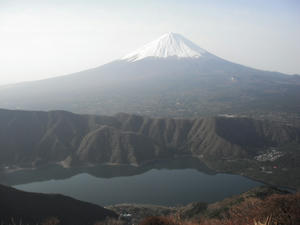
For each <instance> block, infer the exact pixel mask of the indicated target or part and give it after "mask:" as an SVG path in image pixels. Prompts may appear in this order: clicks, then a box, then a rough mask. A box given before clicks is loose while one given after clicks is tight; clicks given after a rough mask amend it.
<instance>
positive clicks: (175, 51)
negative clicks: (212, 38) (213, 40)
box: [122, 32, 207, 62]
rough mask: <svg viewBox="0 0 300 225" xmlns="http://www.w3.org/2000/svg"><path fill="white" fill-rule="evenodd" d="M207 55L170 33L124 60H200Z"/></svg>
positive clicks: (188, 41) (197, 47)
mask: <svg viewBox="0 0 300 225" xmlns="http://www.w3.org/2000/svg"><path fill="white" fill-rule="evenodd" d="M205 53H207V51H205V50H204V49H202V48H200V47H199V46H197V45H196V44H194V43H193V42H191V41H190V40H188V39H186V38H185V37H183V36H182V35H180V34H176V33H171V32H170V33H167V34H164V35H162V36H161V37H160V38H158V39H156V40H154V41H152V42H150V43H148V44H146V45H144V46H143V47H141V48H139V49H138V50H136V51H134V52H132V53H130V54H128V55H126V56H124V57H123V58H122V60H126V61H129V62H134V61H138V60H141V59H144V58H146V57H157V58H167V57H170V56H173V57H174V56H175V57H178V58H199V57H202V56H203V55H204V54H205Z"/></svg>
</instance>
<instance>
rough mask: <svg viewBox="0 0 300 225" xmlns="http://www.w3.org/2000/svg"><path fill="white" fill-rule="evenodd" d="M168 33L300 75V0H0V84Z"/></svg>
mask: <svg viewBox="0 0 300 225" xmlns="http://www.w3.org/2000/svg"><path fill="white" fill-rule="evenodd" d="M167 32H175V33H181V34H182V35H184V36H185V37H187V38H188V39H190V40H192V41H193V42H195V43H196V44H198V45H199V46H200V47H202V48H204V49H206V50H208V51H209V52H211V53H214V54H215V55H218V56H220V57H223V58H225V59H227V60H230V61H233V62H237V63H241V64H244V65H247V66H251V67H255V68H259V69H264V70H272V71H279V72H284V73H290V74H294V73H298V74H300V1H299V0H0V84H8V83H14V82H20V81H26V80H36V79H43V78H47V77H51V76H58V75H64V74H68V73H72V72H77V71H80V70H84V69H88V68H91V67H96V66H99V65H101V64H104V63H107V62H109V61H112V60H115V59H118V58H120V57H122V56H123V55H126V54H127V53H129V52H131V51H133V50H135V49H136V48H138V47H141V46H142V45H144V44H145V43H147V42H149V41H152V40H153V39H155V38H157V37H159V36H161V35H162V34H164V33H167Z"/></svg>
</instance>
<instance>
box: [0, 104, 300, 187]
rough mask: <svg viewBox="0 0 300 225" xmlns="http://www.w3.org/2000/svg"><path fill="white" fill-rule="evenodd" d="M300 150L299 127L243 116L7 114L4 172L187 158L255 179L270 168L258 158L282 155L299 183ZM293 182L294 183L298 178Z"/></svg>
mask: <svg viewBox="0 0 300 225" xmlns="http://www.w3.org/2000/svg"><path fill="white" fill-rule="evenodd" d="M28 131H30V132H28ZM299 143H300V129H299V128H295V127H291V126H286V125H283V124H280V123H274V122H273V123H271V122H268V121H258V120H253V119H249V118H241V117H210V118H196V119H171V118H149V117H142V116H137V115H129V114H118V115H116V116H112V117H109V116H92V115H90V116H89V115H77V114H73V113H69V112H65V111H52V112H29V111H11V110H0V144H1V150H0V167H1V168H2V170H7V171H10V170H16V169H18V167H36V166H42V165H47V164H49V163H59V164H61V165H63V166H66V167H69V166H83V165H90V164H92V165H97V164H103V163H114V164H131V165H137V166H138V165H142V164H145V163H147V162H149V161H153V160H159V159H170V158H173V157H180V156H187V155H188V156H194V157H199V158H201V159H203V160H204V161H205V162H206V163H207V164H208V165H209V167H211V168H213V169H217V170H220V171H229V172H230V171H231V172H234V171H235V172H236V169H237V168H239V169H238V171H240V172H241V173H242V169H243V168H244V167H245V168H248V167H251V166H252V167H253V166H254V165H255V166H254V167H255V170H251V171H252V172H253V171H256V170H257V169H258V170H260V166H263V165H264V164H263V163H262V164H263V165H260V162H259V161H257V160H254V157H255V156H258V155H260V154H262V152H263V153H266V151H268V150H270V149H272V148H276V149H277V150H278V151H280V152H281V151H284V153H283V152H282V153H280V154H281V155H282V157H281V158H282V159H283V161H280V162H281V163H282V167H288V168H292V169H293V171H294V172H292V171H290V170H286V171H285V172H284V173H287V174H290V176H294V175H295V173H296V171H298V169H299V168H298V167H299V164H298V162H300V161H299V157H298V156H299V155H300V154H299V151H296V150H293V149H294V148H295V149H297V146H299ZM293 145H294V146H295V147H293ZM277 150H276V151H277ZM276 154H277V153H276ZM281 155H280V156H281ZM296 156H297V157H298V158H297V157H296ZM240 160H246V163H245V162H244V163H242V164H241V162H240ZM276 164H277V165H279V161H276ZM265 166H266V168H267V166H268V167H269V166H270V164H268V163H267V164H266V165H265ZM230 168H231V169H232V170H230ZM264 174H265V173H263V175H264ZM254 175H256V174H253V176H254ZM274 177H275V178H276V174H275V173H274ZM285 178H288V176H285ZM276 182H278V181H276ZM285 182H287V181H286V180H284V182H283V183H285ZM288 182H292V183H294V184H295V182H294V179H292V180H291V181H288ZM296 183H297V182H296ZM286 185H287V184H286Z"/></svg>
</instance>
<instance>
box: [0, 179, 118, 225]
mask: <svg viewBox="0 0 300 225" xmlns="http://www.w3.org/2000/svg"><path fill="white" fill-rule="evenodd" d="M0 199H1V201H0V221H1V223H3V224H8V223H12V219H13V220H14V221H15V222H16V223H18V222H19V221H21V222H22V224H38V223H41V222H45V221H47V219H51V218H56V219H58V220H59V221H60V223H59V224H64V225H81V224H87V225H88V224H90V225H92V224H94V223H95V222H96V221H102V220H104V219H106V218H109V217H111V218H115V217H117V215H116V214H115V213H114V212H113V211H110V210H107V209H104V208H102V207H100V206H97V205H94V204H91V203H85V202H82V201H79V200H75V199H72V198H70V197H65V196H63V195H56V194H51V195H49V194H38V193H30V192H23V191H19V190H16V189H14V188H11V187H6V186H3V185H0ZM49 224H50V223H49Z"/></svg>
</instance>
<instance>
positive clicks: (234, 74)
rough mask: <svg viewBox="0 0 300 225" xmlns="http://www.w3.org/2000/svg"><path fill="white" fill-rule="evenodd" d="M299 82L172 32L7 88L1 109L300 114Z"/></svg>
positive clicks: (1, 93)
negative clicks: (117, 55) (105, 59)
mask: <svg viewBox="0 0 300 225" xmlns="http://www.w3.org/2000/svg"><path fill="white" fill-rule="evenodd" d="M299 99H300V77H299V76H298V75H293V76H291V75H286V74H282V73H277V72H268V71H262V70H257V69H253V68H249V67H246V66H243V65H239V64H236V63H233V62H229V61H227V60H225V59H222V58H220V57H218V56H216V55H214V54H211V53H209V52H208V51H206V50H205V49H202V48H201V47H199V46H198V45H196V44H194V43H193V42H191V41H190V40H188V39H186V38H185V37H183V36H182V35H180V34H175V33H167V34H164V35H163V36H161V37H160V38H158V39H156V40H154V41H152V42H150V43H148V44H146V45H145V46H143V47H141V48H139V49H138V50H136V51H134V52H132V53H129V54H127V55H126V56H124V57H122V58H121V59H118V60H115V61H113V62H111V63H108V64H105V65H102V66H100V67H97V68H93V69H90V70H86V71H81V72H78V73H74V74H70V75H66V76H61V77H56V78H51V79H46V80H41V81H34V82H26V83H20V84H15V85H10V86H2V87H0V107H1V108H8V109H25V110H54V109H56V110H57V109H60V110H68V111H72V112H76V113H85V114H86V113H89V114H106V115H112V114H116V113H119V112H126V113H134V114H144V115H151V116H168V117H194V116H199V115H218V114H223V113H227V114H228V113H230V114H251V115H253V114H255V115H270V114H272V115H274V113H278V114H280V115H281V114H282V113H287V114H290V113H291V114H295V113H296V114H298V115H299V112H300V104H299Z"/></svg>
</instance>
